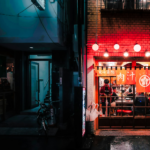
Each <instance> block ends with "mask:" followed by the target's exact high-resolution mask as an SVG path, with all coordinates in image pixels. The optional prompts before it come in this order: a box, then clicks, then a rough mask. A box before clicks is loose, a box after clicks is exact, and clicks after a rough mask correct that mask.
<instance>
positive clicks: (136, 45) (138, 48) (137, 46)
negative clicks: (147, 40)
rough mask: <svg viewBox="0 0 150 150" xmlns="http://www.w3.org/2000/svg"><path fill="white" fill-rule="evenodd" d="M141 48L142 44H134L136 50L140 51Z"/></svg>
mask: <svg viewBox="0 0 150 150" xmlns="http://www.w3.org/2000/svg"><path fill="white" fill-rule="evenodd" d="M140 50H141V46H140V45H139V44H135V45H134V51H135V52H139V51H140Z"/></svg>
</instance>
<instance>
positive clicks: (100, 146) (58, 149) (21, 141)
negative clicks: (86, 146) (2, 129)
mask: <svg viewBox="0 0 150 150" xmlns="http://www.w3.org/2000/svg"><path fill="white" fill-rule="evenodd" d="M92 139H93V142H92V145H91V148H90V149H91V150H150V137H149V136H145V137H143V136H134V137H132V136H126V137H98V136H96V137H92ZM0 147H1V148H0V149H1V150H12V149H15V150H75V149H76V148H75V145H74V142H73V138H71V137H48V138H47V139H46V138H45V137H40V136H0Z"/></svg>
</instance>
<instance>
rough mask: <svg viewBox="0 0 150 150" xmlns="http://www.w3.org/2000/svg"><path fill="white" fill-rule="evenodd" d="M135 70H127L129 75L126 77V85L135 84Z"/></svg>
mask: <svg viewBox="0 0 150 150" xmlns="http://www.w3.org/2000/svg"><path fill="white" fill-rule="evenodd" d="M135 74H136V73H135V69H134V68H132V70H130V69H129V68H128V69H127V75H126V84H135V83H136V81H135Z"/></svg>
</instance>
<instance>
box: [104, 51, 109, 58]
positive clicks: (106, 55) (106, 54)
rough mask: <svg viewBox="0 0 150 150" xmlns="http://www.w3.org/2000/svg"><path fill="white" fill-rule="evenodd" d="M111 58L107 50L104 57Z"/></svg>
mask: <svg viewBox="0 0 150 150" xmlns="http://www.w3.org/2000/svg"><path fill="white" fill-rule="evenodd" d="M108 56H109V54H108V51H107V49H106V50H105V53H104V57H108Z"/></svg>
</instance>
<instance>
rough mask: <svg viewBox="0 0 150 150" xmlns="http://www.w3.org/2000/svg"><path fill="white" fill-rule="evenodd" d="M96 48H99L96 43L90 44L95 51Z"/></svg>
mask: <svg viewBox="0 0 150 150" xmlns="http://www.w3.org/2000/svg"><path fill="white" fill-rule="evenodd" d="M98 48H99V46H98V45H97V44H96V43H95V44H93V45H92V49H93V50H94V51H97V50H98Z"/></svg>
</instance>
